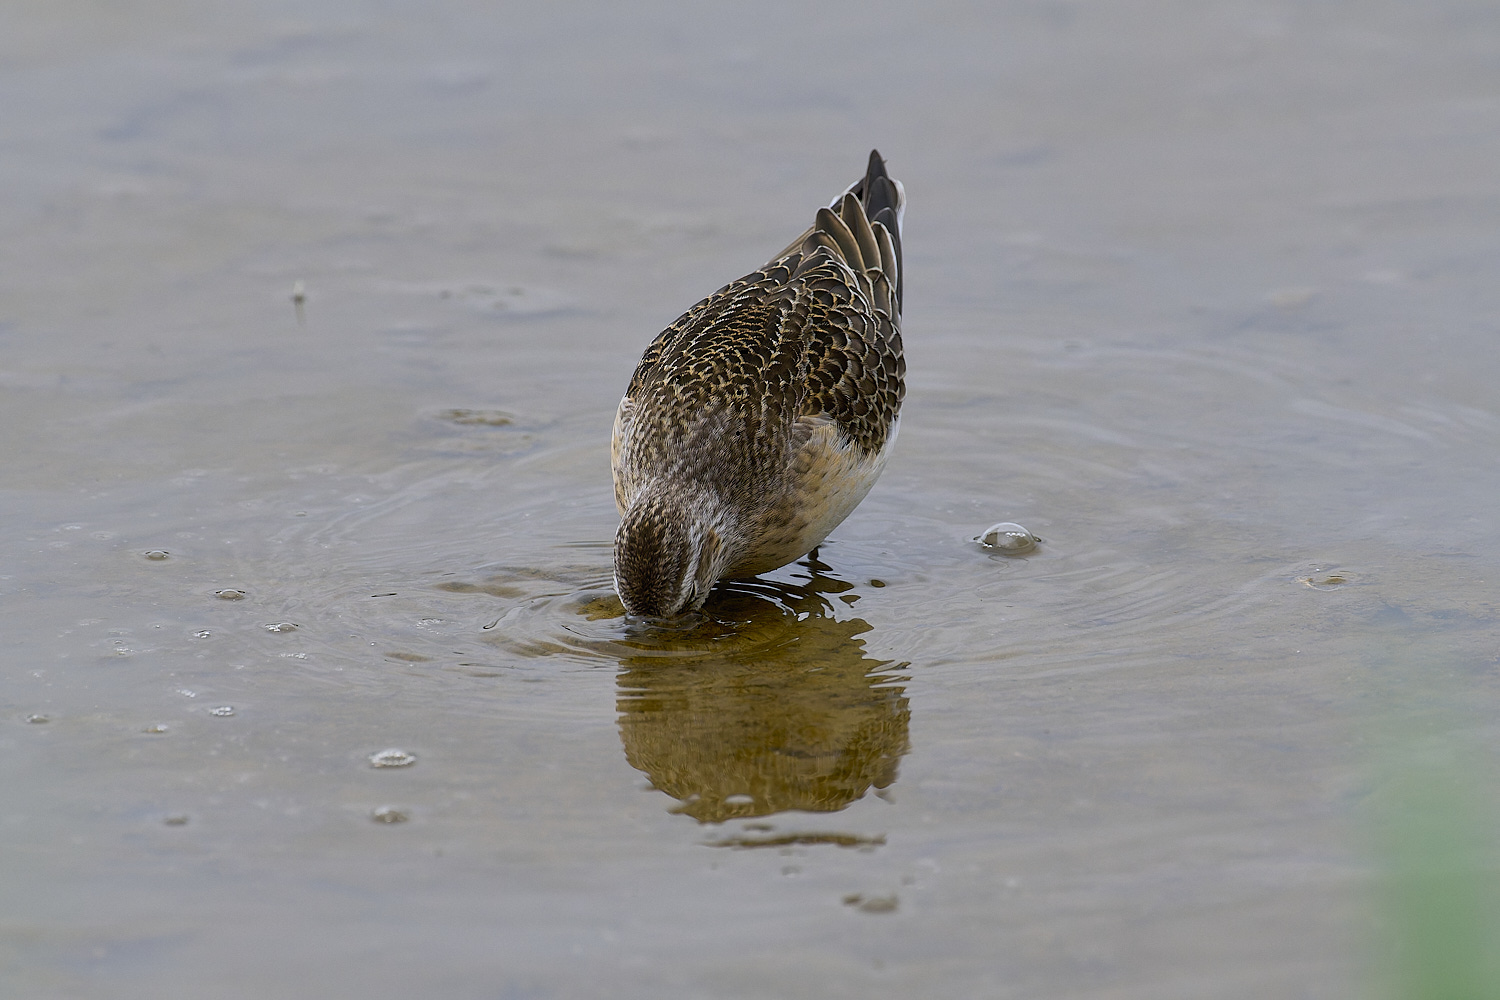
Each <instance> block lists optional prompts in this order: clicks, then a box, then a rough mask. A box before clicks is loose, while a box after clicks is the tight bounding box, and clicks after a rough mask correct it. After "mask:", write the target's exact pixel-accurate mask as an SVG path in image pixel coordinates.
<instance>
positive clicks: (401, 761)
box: [370, 747, 417, 767]
mask: <svg viewBox="0 0 1500 1000" xmlns="http://www.w3.org/2000/svg"><path fill="white" fill-rule="evenodd" d="M416 762H417V755H416V754H411V753H407V752H406V751H405V750H398V749H396V748H395V747H391V748H390V749H389V750H382V751H380V752H379V753H372V754H370V766H371V767H410V766H411V765H413V764H415V763H416Z"/></svg>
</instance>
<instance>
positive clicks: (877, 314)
mask: <svg viewBox="0 0 1500 1000" xmlns="http://www.w3.org/2000/svg"><path fill="white" fill-rule="evenodd" d="M904 204H905V197H904V194H903V192H902V190H901V186H900V184H899V183H898V182H895V181H892V180H890V179H889V178H888V177H887V176H886V173H885V163H884V161H883V160H882V159H881V158H880V155H879V154H878V153H875V152H872V153H871V154H870V163H869V168H868V170H867V171H866V174H865V176H864V178H862V179H861V180H860V181H859V182H857V183H856V184H854V185H853V186H851V187H850V189H849V190H848V191H847V192H845V194H843V195H842V196H841V197H840V198H839V199H837V200H835V202H834V203H833V205H832V206H830V207H829V208H823V209H819V210H818V213H817V216H816V219H815V221H814V223H813V225H812V227H811V228H810V229H808V230H807V231H806V232H805V233H803V234H802V236H801V237H799V238H798V239H797V240H795V241H794V242H793V243H792V244H791V245H789V246H788V247H787V248H786V249H785V250H783V251H782V252H781V253H780V254H778V255H777V256H776V257H774V258H773V259H772V260H771V261H770V263H768V264H766V265H765V266H764V267H762V268H760V269H759V270H757V271H754V272H752V273H751V274H748V275H746V276H745V277H743V278H741V279H739V280H738V281H734V282H731V283H730V284H728V285H726V286H724V287H723V288H721V289H720V290H719V291H717V292H715V293H714V294H713V295H710V296H709V297H708V298H706V299H704V300H703V301H701V302H699V303H698V304H697V305H695V306H693V307H692V308H691V309H689V310H688V311H687V312H686V313H684V314H683V315H682V316H681V317H680V318H679V319H678V320H677V321H676V322H675V323H673V324H672V325H671V326H669V327H667V328H666V329H665V330H664V331H662V333H661V335H660V336H658V337H657V338H656V340H655V341H654V342H652V344H651V345H650V347H648V348H647V349H646V353H645V355H644V356H643V357H642V358H641V362H640V364H639V366H637V368H636V370H635V374H634V376H633V377H632V378H631V380H630V386H629V388H628V389H627V390H626V393H625V397H624V399H622V400H621V402H620V409H619V412H618V414H617V417H616V421H615V433H614V442H613V456H612V457H613V462H612V464H613V468H614V477H615V500H616V503H617V505H618V506H619V508H620V512H621V514H622V517H623V519H622V523H621V526H620V531H619V533H618V534H617V535H616V542H615V580H616V586H617V588H618V589H619V591H620V596H621V598H622V600H624V602H625V606H626V608H627V609H628V610H630V611H632V612H634V613H638V614H648V615H669V614H674V613H676V612H678V611H681V610H684V609H689V608H694V607H697V606H699V605H701V604H702V602H703V599H704V598H705V597H707V594H708V590H709V589H710V588H711V587H712V585H713V583H714V581H716V580H718V579H720V578H723V577H726V576H740V575H750V574H753V573H759V572H765V571H766V570H769V569H774V568H775V567H776V566H779V565H782V564H784V563H786V562H789V561H791V560H792V559H795V558H797V557H799V556H801V555H803V554H804V553H806V552H807V551H809V550H810V549H812V548H813V547H814V546H816V545H817V544H818V542H820V541H822V540H823V538H824V537H826V536H827V534H828V532H829V531H830V530H832V528H833V527H834V526H835V525H836V524H838V522H839V521H841V520H843V518H844V517H845V516H846V515H847V514H848V513H849V511H850V510H852V509H853V507H854V506H855V505H856V504H857V503H858V502H859V500H860V499H861V498H863V496H864V494H865V492H867V491H868V489H869V487H870V485H871V484H872V483H873V482H874V480H875V477H876V476H877V475H878V474H879V471H880V468H881V466H883V464H884V461H885V456H886V454H887V449H888V446H889V444H890V441H891V440H892V438H893V437H894V436H895V429H896V426H897V420H898V417H899V414H900V409H901V400H902V397H903V396H904V394H905V383H904V374H905V362H904V360H903V359H902V354H901V329H900V317H901V299H902V289H903V282H902V276H901V236H900V215H901V212H902V210H903V208H904Z"/></svg>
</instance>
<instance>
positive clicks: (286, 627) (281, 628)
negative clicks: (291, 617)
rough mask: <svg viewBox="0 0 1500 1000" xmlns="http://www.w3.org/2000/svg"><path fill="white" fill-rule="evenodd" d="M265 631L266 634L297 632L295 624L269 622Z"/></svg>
mask: <svg viewBox="0 0 1500 1000" xmlns="http://www.w3.org/2000/svg"><path fill="white" fill-rule="evenodd" d="M266 631H267V632H295V631H297V623H296V622H271V623H270V624H268V625H267V626H266Z"/></svg>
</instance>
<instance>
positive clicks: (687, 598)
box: [615, 494, 729, 618]
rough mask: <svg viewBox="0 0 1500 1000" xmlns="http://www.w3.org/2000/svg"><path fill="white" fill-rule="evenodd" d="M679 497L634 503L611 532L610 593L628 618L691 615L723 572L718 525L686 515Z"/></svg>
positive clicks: (723, 549) (724, 555)
mask: <svg viewBox="0 0 1500 1000" xmlns="http://www.w3.org/2000/svg"><path fill="white" fill-rule="evenodd" d="M686 507H687V505H686V504H684V503H682V502H681V500H680V499H678V500H673V499H671V498H668V497H665V496H663V495H661V494H655V495H651V494H646V495H643V496H640V497H638V498H637V499H636V502H635V503H634V504H632V505H631V507H630V509H629V510H627V511H626V512H625V515H624V517H622V518H621V520H620V529H619V530H618V531H617V532H615V590H616V592H617V593H619V595H620V600H621V601H622V602H623V603H624V605H625V610H626V611H628V612H629V613H630V614H633V615H642V616H645V617H648V618H670V617H672V616H673V615H679V614H682V613H683V612H685V611H696V610H697V609H698V608H700V607H702V606H703V602H704V601H705V600H707V599H708V592H709V591H710V590H712V589H713V586H714V583H715V582H716V581H717V580H718V579H719V577H720V575H722V574H723V572H724V570H725V568H726V566H727V564H728V556H729V553H728V551H727V548H726V546H725V544H724V538H723V533H722V530H721V529H722V526H715V525H714V524H712V523H710V520H709V519H708V518H705V517H704V516H702V515H701V514H694V513H690V512H689V511H688V510H687V509H686Z"/></svg>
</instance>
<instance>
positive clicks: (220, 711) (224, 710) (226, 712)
mask: <svg viewBox="0 0 1500 1000" xmlns="http://www.w3.org/2000/svg"><path fill="white" fill-rule="evenodd" d="M208 714H209V715H216V716H218V717H219V718H221V719H227V718H228V717H229V716H231V715H233V714H234V706H233V705H220V706H219V707H218V708H211V709H209V710H208Z"/></svg>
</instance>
